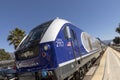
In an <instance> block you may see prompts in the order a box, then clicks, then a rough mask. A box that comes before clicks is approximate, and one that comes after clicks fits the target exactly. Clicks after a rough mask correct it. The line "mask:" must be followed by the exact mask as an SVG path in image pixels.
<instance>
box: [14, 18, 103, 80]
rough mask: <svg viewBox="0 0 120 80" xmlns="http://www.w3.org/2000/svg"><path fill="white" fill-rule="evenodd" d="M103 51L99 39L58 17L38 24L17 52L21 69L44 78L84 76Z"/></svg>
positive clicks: (18, 69)
mask: <svg viewBox="0 0 120 80" xmlns="http://www.w3.org/2000/svg"><path fill="white" fill-rule="evenodd" d="M100 52H101V45H100V41H99V40H98V39H96V38H94V37H92V36H90V35H89V34H88V33H86V32H84V31H83V30H81V29H79V28H78V27H76V26H75V25H73V24H72V23H71V22H69V21H66V20H64V19H59V18H56V19H54V20H51V21H48V22H46V23H43V24H41V25H39V26H37V27H35V28H34V29H32V30H31V31H30V33H29V34H28V35H27V36H26V37H25V38H24V39H23V40H22V42H21V43H20V45H19V46H18V48H17V50H16V52H15V57H16V66H17V72H18V73H23V72H37V74H38V75H40V77H41V79H43V78H44V79H47V78H51V79H55V80H68V79H72V78H75V79H76V80H77V79H78V78H79V79H82V78H83V74H84V73H85V71H86V70H87V69H88V68H89V67H90V66H91V64H92V61H94V60H95V59H96V58H97V57H98V56H99V55H100ZM53 76H54V78H52V77H53ZM79 79H78V80H79Z"/></svg>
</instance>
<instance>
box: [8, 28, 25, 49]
mask: <svg viewBox="0 0 120 80" xmlns="http://www.w3.org/2000/svg"><path fill="white" fill-rule="evenodd" d="M25 35H26V34H25V31H23V30H21V29H19V28H15V29H14V30H11V31H9V35H8V37H7V40H8V41H9V42H10V43H9V45H13V46H14V48H15V49H16V48H17V46H18V45H19V44H20V42H21V40H22V39H23V38H24V36H25Z"/></svg>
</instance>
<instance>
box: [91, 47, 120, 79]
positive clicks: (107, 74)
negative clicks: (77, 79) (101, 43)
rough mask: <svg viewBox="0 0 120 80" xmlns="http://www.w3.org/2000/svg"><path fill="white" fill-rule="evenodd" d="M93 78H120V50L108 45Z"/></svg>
mask: <svg viewBox="0 0 120 80" xmlns="http://www.w3.org/2000/svg"><path fill="white" fill-rule="evenodd" d="M91 80H120V52H118V51H116V50H114V49H112V48H110V47H108V48H107V49H106V51H105V53H104V55H103V57H102V58H101V61H100V64H99V67H98V68H97V70H96V71H95V73H94V75H93V77H92V79H91Z"/></svg>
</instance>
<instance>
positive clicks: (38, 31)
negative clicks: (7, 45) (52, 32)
mask: <svg viewBox="0 0 120 80" xmlns="http://www.w3.org/2000/svg"><path fill="white" fill-rule="evenodd" d="M51 22H52V21H49V22H47V23H44V24H41V25H39V26H37V27H36V28H34V29H33V30H31V32H30V33H29V34H28V36H27V37H26V39H25V40H24V41H23V42H22V43H21V44H20V46H19V48H18V49H20V48H24V47H25V46H28V45H29V43H30V42H35V41H40V40H41V38H42V37H43V35H44V33H45V32H46V30H47V29H48V27H49V25H50V24H51Z"/></svg>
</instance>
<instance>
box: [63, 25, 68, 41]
mask: <svg viewBox="0 0 120 80" xmlns="http://www.w3.org/2000/svg"><path fill="white" fill-rule="evenodd" d="M63 33H64V38H65V39H67V32H66V27H64V29H63Z"/></svg>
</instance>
